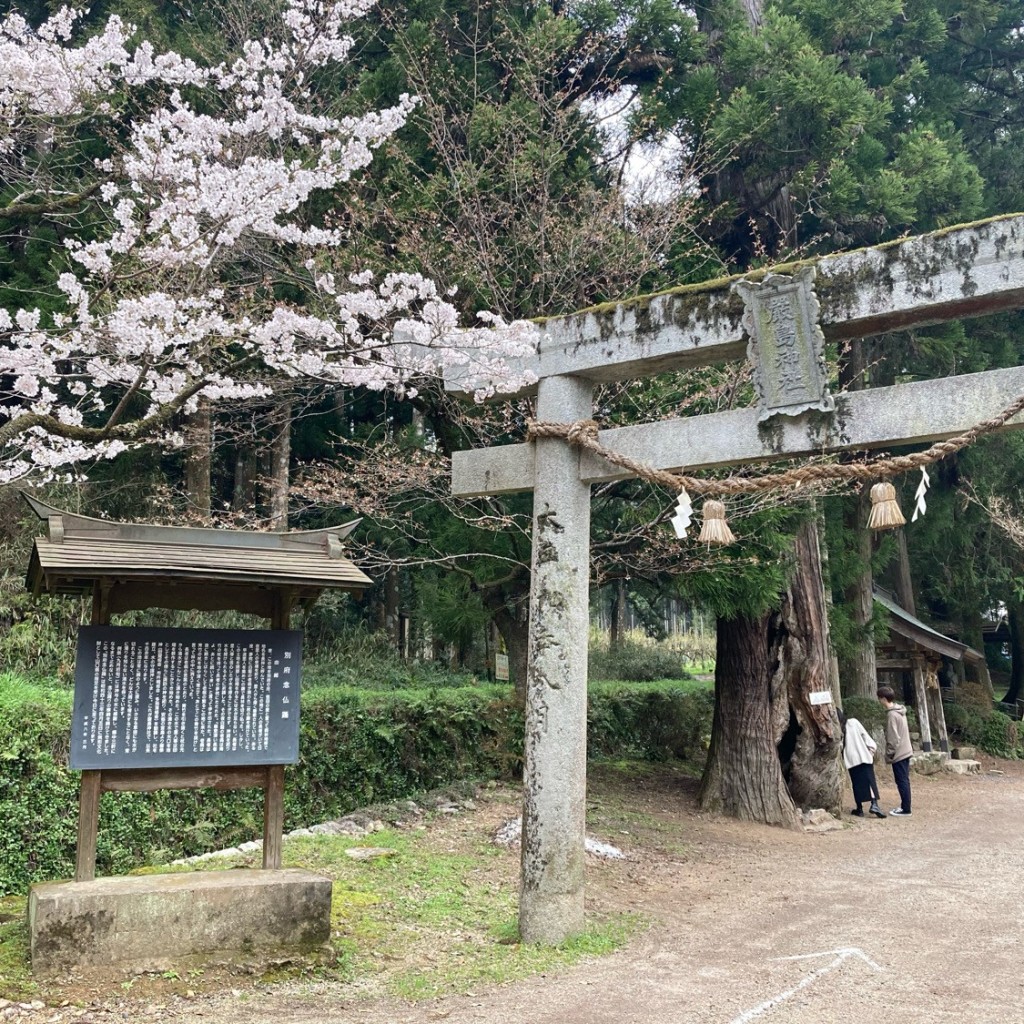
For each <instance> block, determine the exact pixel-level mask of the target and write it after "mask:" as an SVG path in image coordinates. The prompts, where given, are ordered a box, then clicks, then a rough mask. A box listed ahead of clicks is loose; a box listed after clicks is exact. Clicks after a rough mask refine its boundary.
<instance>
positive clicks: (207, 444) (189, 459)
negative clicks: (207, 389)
mask: <svg viewBox="0 0 1024 1024" xmlns="http://www.w3.org/2000/svg"><path fill="white" fill-rule="evenodd" d="M185 444H186V445H187V446H188V447H187V450H186V453H185V491H186V493H187V494H188V502H189V506H190V507H191V510H192V512H194V513H195V514H196V515H198V516H199V518H200V519H201V520H202V521H203V522H206V521H207V520H209V518H210V511H211V489H210V474H211V469H212V465H213V423H212V420H211V417H210V400H209V399H208V398H200V399H199V405H198V407H197V408H196V411H195V412H194V413H192V415H191V416H189V417H188V419H187V421H186V423H185Z"/></svg>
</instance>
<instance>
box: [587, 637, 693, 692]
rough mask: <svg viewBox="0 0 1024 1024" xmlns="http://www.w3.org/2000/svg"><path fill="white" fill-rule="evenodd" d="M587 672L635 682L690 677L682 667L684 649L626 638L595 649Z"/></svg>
mask: <svg viewBox="0 0 1024 1024" xmlns="http://www.w3.org/2000/svg"><path fill="white" fill-rule="evenodd" d="M588 672H589V674H590V678H591V679H601V680H611V681H619V682H636V683H653V682H654V681H655V680H656V679H689V678H691V677H690V674H689V673H688V672H687V671H686V670H685V669H684V668H683V655H682V653H681V652H679V651H675V650H672V649H670V648H668V647H664V646H660V645H656V644H653V643H652V644H641V643H637V642H636V641H634V640H624V641H623V642H622V643H621V644H619V645H618V646H617V647H612V648H607V647H606V648H603V649H602V648H600V647H598V648H595V649H592V650H591V653H590V663H589V665H588Z"/></svg>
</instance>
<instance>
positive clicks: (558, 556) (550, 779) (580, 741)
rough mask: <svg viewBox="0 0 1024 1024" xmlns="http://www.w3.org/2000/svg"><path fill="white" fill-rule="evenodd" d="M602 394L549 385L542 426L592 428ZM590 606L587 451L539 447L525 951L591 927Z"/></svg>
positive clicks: (557, 444)
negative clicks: (596, 397)
mask: <svg viewBox="0 0 1024 1024" xmlns="http://www.w3.org/2000/svg"><path fill="white" fill-rule="evenodd" d="M593 391H594V386H593V384H592V383H590V382H589V381H585V380H581V379H579V378H575V377H547V378H545V379H543V380H541V381H540V383H539V385H538V391H537V418H538V419H539V420H541V421H549V422H561V423H572V422H574V421H575V420H585V419H590V417H591V416H592V415H593ZM589 601H590V484H589V483H583V482H582V481H581V480H580V455H579V449H578V448H575V447H574V446H572V445H570V444H569V443H568V442H567V441H563V440H561V439H556V438H552V439H547V440H538V441H537V475H536V479H535V483H534V492H533V558H532V573H531V582H530V644H529V670H528V672H527V677H526V687H527V697H526V742H525V750H524V767H523V844H522V850H523V853H522V890H521V894H520V901H519V933H520V936H521V938H522V940H523V941H524V942H544V943H557V942H561V941H562V940H563V939H564V938H565V937H566V936H567V935H573V934H577V933H579V932H581V931H582V930H583V927H584V919H583V908H584V900H583V868H584V840H585V827H586V826H585V822H584V817H585V812H586V794H587V646H588V633H589V625H590V620H589V612H588V609H589Z"/></svg>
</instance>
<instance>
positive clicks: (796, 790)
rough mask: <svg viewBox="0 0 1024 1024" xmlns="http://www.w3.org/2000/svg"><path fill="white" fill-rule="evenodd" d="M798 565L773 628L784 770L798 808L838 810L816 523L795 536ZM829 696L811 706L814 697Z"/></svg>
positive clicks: (835, 727) (837, 740) (836, 738)
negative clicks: (782, 724)
mask: <svg viewBox="0 0 1024 1024" xmlns="http://www.w3.org/2000/svg"><path fill="white" fill-rule="evenodd" d="M794 554H795V559H796V568H795V571H794V573H793V577H792V579H791V581H790V584H789V588H788V590H787V592H786V595H785V597H784V598H783V601H782V608H781V610H780V611H779V613H778V615H777V616H776V621H775V623H774V629H773V630H772V650H771V652H770V653H769V665H772V664H774V676H775V678H774V679H773V682H772V686H771V687H770V688H769V689H770V692H771V693H772V695H773V699H774V700H777V701H778V702H779V704H780V705H781V704H782V702H783V701H785V702H786V707H785V708H780V710H779V711H777V712H775V714H774V718H775V720H776V721H778V720H779V719H780V718H781V719H785V725H784V729H783V732H782V734H781V735H780V736H779V737H778V743H779V748H778V749H779V754H780V757H781V758H782V762H783V765H782V767H783V774H784V776H785V778H786V780H787V782H788V784H789V792H790V795H791V796H792V797H793V801H794V802H795V803H796V804H797V806H799V807H803V808H811V807H824V808H825V809H826V810H828V811H832V812H838V811H839V809H840V808H839V804H840V800H841V798H842V774H841V768H840V765H839V758H838V753H839V748H840V744H841V739H842V737H841V735H840V732H839V720H838V718H837V717H836V713H835V704H834V702H833V700H834V697H835V694H834V693H833V692H832V673H831V651H830V647H831V645H830V643H829V629H828V608H827V603H826V600H825V588H824V586H823V585H822V578H821V560H820V551H819V544H818V524H817V521H816V520H814V519H809V520H807V521H806V522H805V523H804V524H803V525H802V526H801V527H800V530H799V532H798V533H797V535H796V542H795V548H794ZM812 693H813V694H819V695H822V696H823V695H825V694H827V695H828V697H829V700H827V701H826V702H825V703H821V704H812V703H811V694H812Z"/></svg>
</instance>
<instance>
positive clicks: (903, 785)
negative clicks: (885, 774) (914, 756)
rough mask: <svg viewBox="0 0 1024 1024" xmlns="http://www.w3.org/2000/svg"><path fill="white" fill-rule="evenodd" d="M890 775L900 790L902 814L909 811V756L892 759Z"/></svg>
mask: <svg viewBox="0 0 1024 1024" xmlns="http://www.w3.org/2000/svg"><path fill="white" fill-rule="evenodd" d="M892 777H893V778H894V779H895V780H896V788H897V789H898V790H899V791H900V806H901V807H902V808H903V813H904V814H909V813H910V758H909V757H905V758H903V760H902V761H893V763H892Z"/></svg>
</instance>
